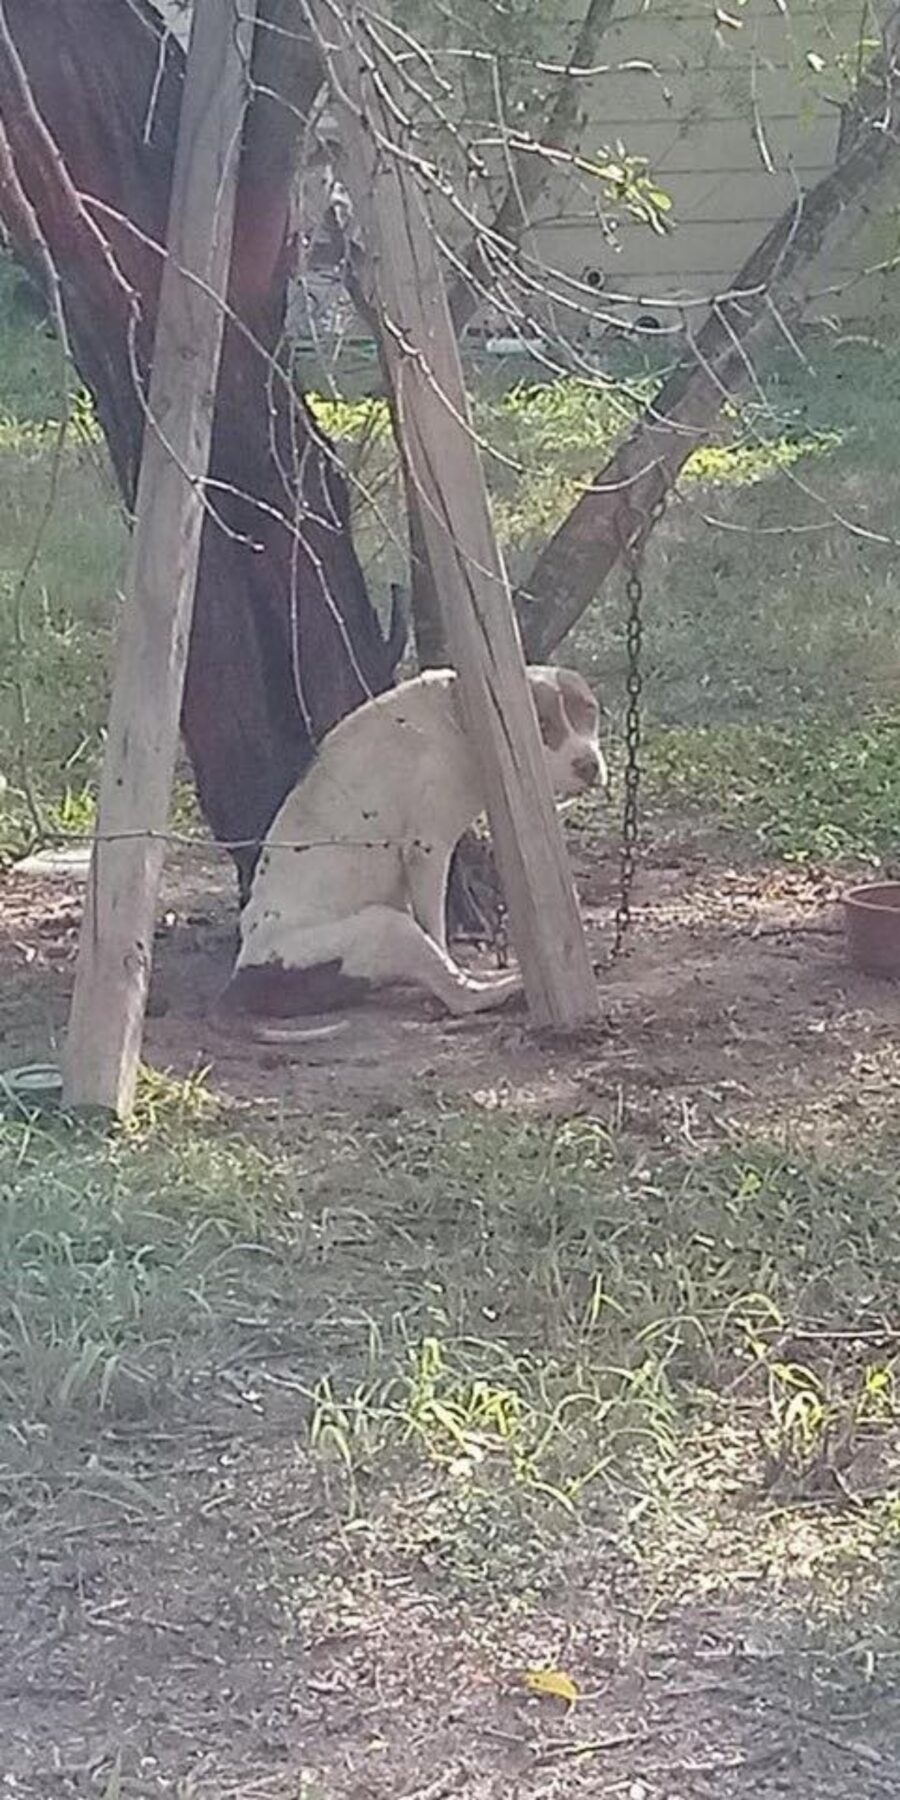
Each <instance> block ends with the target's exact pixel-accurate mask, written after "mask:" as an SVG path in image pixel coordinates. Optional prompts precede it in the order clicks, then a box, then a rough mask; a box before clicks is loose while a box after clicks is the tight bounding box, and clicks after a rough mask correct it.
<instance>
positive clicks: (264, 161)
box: [0, 0, 392, 875]
mask: <svg viewBox="0 0 900 1800" xmlns="http://www.w3.org/2000/svg"><path fill="white" fill-rule="evenodd" d="M4 12H5V17H6V21H7V23H8V27H9V37H8V38H7V39H6V40H5V41H4V36H3V33H2V32H0V118H2V122H3V126H4V128H5V131H6V135H7V137H8V140H9V144H10V146H11V149H12V153H13V157H14V161H15V167H16V172H17V175H18V179H19V181H20V183H21V186H22V188H23V190H24V192H25V194H26V195H27V197H28V199H29V200H30V201H31V203H32V205H33V207H34V209H35V212H36V213H37V216H38V219H39V221H40V226H41V230H42V232H43V234H44V237H45V239H46V241H47V245H48V247H49V250H50V253H51V255H52V258H53V261H54V263H55V265H56V268H57V270H58V272H59V276H60V279H61V284H62V292H63V301H64V309H65V314H66V320H67V325H68V330H69V335H70V339H71V344H72V349H73V354H74V357H75V360H76V363H77V365H78V368H79V372H80V374H81V376H82V378H83V380H84V381H85V383H86V385H87V386H88V387H89V388H90V390H91V392H92V394H93V395H94V397H95V401H96V405H97V411H98V416H99V418H100V421H101V424H102V426H103V429H104V432H105V434H106V437H107V441H108V444H109V449H110V454H111V457H112V461H113V465H114V467H115V471H116V475H117V478H118V482H119V486H120V488H121V491H122V494H123V497H124V499H125V501H126V504H127V505H129V506H130V505H131V503H132V501H133V496H134V492H135V486H136V479H137V471H138V466H139V460H140V449H141V440H142V436H143V429H144V411H143V391H142V390H143V388H144V386H145V383H146V375H147V368H148V364H149V359H150V355H151V351H152V343H153V332H154V324H155V312H156V302H157V294H158V288H159V276H160V269H161V257H160V249H159V246H160V245H161V243H162V242H163V241H164V238H165V232H166V222H167V212H168V200H169V188H170V182H171V175H172V164H173V157H174V147H175V136H176V131H177V120H178V109H179V105H180V96H181V87H182V80H183V70H184V59H183V55H182V52H181V50H180V49H179V47H178V46H177V44H176V43H175V42H174V40H173V39H172V38H171V37H170V38H168V40H165V41H164V39H163V36H162V28H161V23H160V20H159V19H158V17H157V15H156V14H155V13H154V12H152V11H151V9H150V8H149V7H145V6H144V4H143V0H4ZM288 14H290V15H291V29H290V30H289V31H288V30H279V29H278V27H279V25H285V26H286V25H287V24H288V22H289V21H288ZM261 15H262V24H261V27H260V30H259V32H258V35H257V45H256V52H255V59H254V76H255V78H256V82H257V94H256V98H255V100H254V102H253V105H252V107H251V110H250V113H249V117H248V122H247V128H246V132H245V141H244V147H243V153H242V162H241V179H240V188H239V196H238V213H237V224H236V235H235V249H234V256H233V265H232V281H231V291H230V296H229V303H230V307H231V308H232V310H233V313H234V314H235V315H236V322H234V321H231V320H230V321H229V323H228V326H227V329H226V335H225V344H224V352H223V359H222V371H221V376H220V387H219V399H218V404H217V410H216V419H215V427H214V433H213V447H212V460H211V467H210V489H209V499H210V505H211V508H212V509H213V511H214V513H215V514H216V515H217V519H218V521H221V523H219V522H217V519H216V518H214V517H209V518H208V519H207V521H206V524H205V527H204V533H203V544H202V552H201V560H200V572H199V578H198V589H197V598H196V608H195V617H194V627H193V635H192V640H191V648H190V658H189V664H188V676H187V686H186V692H185V702H184V711H183V727H184V734H185V739H186V742H187V745H188V749H189V752H190V756H191V760H192V763H193V767H194V771H195V775H196V778H197V787H198V792H199V796H200V801H201V804H202V806H203V810H204V812H205V814H206V817H207V819H208V821H209V824H210V826H211V827H212V830H213V831H214V833H215V834H216V836H217V837H218V838H219V840H220V841H222V842H225V843H229V844H245V843H250V844H252V843H253V842H254V841H255V840H258V838H259V837H260V836H261V835H262V834H263V833H264V832H265V830H266V828H267V826H268V825H269V823H270V821H271V818H272V815H273V813H274V812H275V810H276V809H277V807H278V805H279V804H280V802H281V800H282V798H283V797H284V795H285V793H286V792H287V790H288V788H289V787H290V786H291V785H292V783H293V782H294V780H295V779H296V777H297V775H298V773H299V772H300V771H301V770H302V768H303V767H304V766H305V764H306V763H307V762H308V760H309V757H310V754H311V749H312V743H313V742H314V741H316V740H317V739H318V738H319V737H320V736H321V735H322V733H323V732H324V731H326V730H327V729H328V727H329V726H330V725H332V724H333V723H334V722H335V721H336V720H337V719H338V718H341V717H342V716H343V715H344V714H345V713H346V712H348V711H349V710H350V709H351V708H352V707H354V706H356V705H358V704H359V703H360V702H361V701H362V700H363V699H364V698H365V697H366V694H367V692H378V691H380V690H382V689H383V688H384V687H386V686H387V685H388V684H389V682H390V679H391V673H392V671H391V667H390V655H389V652H388V650H387V647H386V645H385V643H384V641H383V639H382V635H381V632H380V630H379V627H378V622H377V619H376V617H375V614H374V612H373V610H372V608H371V606H370V604H369V600H368V596H367V593H366V588H365V583H364V579H363V575H362V571H361V569H360V566H359V563H358V561H357V559H356V556H355V553H354V550H353V545H352V541H351V536H350V530H349V507H348V500H347V492H346V487H345V484H344V481H343V478H342V477H341V475H340V473H339V471H338V470H337V469H336V467H335V464H334V460H333V457H332V454H331V449H330V446H329V445H328V444H327V443H326V442H325V440H324V439H323V438H322V435H321V433H320V432H319V431H318V429H317V428H316V427H314V425H313V423H312V420H311V417H310V415H309V413H308V411H307V409H306V407H305V405H304V404H303V402H302V401H301V400H299V399H298V398H297V396H296V395H295V394H294V393H293V391H292V389H291V387H290V386H289V383H288V382H287V380H286V379H285V378H284V377H283V375H281V374H280V372H279V371H278V370H277V368H276V367H275V365H274V362H273V358H274V357H275V356H276V355H277V352H278V349H279V344H280V339H281V335H282V330H283V325H284V316H285V306H286V297H287V284H288V276H289V271H290V251H291V216H290V215H291V198H292V192H293V174H294V169H295V162H296V156H297V152H298V147H299V139H300V136H301V134H302V132H303V128H304V114H305V112H306V110H307V109H308V107H309V105H310V104H311V101H312V99H313V97H314V95H315V93H316V91H317V89H318V87H319V85H320V79H321V73H320V68H319V65H318V61H317V59H316V57H315V56H314V54H313V53H312V51H311V48H310V46H309V44H304V43H303V42H302V41H301V40H300V39H299V38H298V36H297V32H296V12H295V8H294V7H293V6H292V5H291V0H264V4H263V6H262V8H261ZM19 59H21V60H20V61H19ZM23 77H24V78H25V79H24V80H23ZM29 90H30V92H29ZM272 90H276V91H277V92H278V93H285V94H289V95H290V105H289V106H284V105H282V104H281V103H280V102H279V101H278V100H277V99H273V98H271V94H272ZM32 97H33V104H32ZM51 140H52V141H51ZM54 145H55V146H57V147H58V150H59V152H60V156H61V161H60V156H57V155H55V154H54ZM0 216H2V217H3V221H4V223H5V224H6V227H7V230H8V231H9V233H10V237H11V241H12V243H13V247H14V249H15V251H16V252H17V253H18V254H19V256H20V257H21V258H22V260H23V261H24V262H26V263H27V264H28V265H29V266H30V267H31V269H32V271H33V272H34V273H35V274H36V275H37V277H38V279H40V278H41V275H42V270H41V268H40V266H36V259H35V256H34V248H33V245H32V244H30V243H29V242H28V239H27V235H26V234H25V233H23V231H22V229H21V220H20V219H19V217H18V215H17V211H16V208H15V206H13V205H12V204H10V203H9V201H8V195H7V193H6V191H5V190H0ZM104 242H105V244H106V245H108V246H109V251H111V253H112V254H111V255H110V254H109V253H108V252H107V251H106V250H105V249H104ZM135 375H137V377H138V379H137V380H135ZM223 527H224V528H223ZM298 527H299V529H298ZM236 860H237V861H238V866H239V868H240V869H241V870H242V872H243V873H244V875H246V872H247V869H248V866H249V864H250V861H251V860H252V851H251V852H250V853H249V855H248V852H246V851H243V852H242V851H238V852H237V854H236Z"/></svg>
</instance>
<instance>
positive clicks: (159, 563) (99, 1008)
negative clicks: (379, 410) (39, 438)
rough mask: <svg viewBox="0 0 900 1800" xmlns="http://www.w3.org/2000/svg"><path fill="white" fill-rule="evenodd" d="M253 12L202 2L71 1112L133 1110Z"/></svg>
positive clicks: (113, 718) (92, 899)
mask: <svg viewBox="0 0 900 1800" xmlns="http://www.w3.org/2000/svg"><path fill="white" fill-rule="evenodd" d="M254 14H255V0H241V6H240V9H238V8H237V7H236V5H234V4H233V3H232V0H196V4H195V9H194V20H193V28H192V33H191V43H190V49H189V54H188V61H187V68H186V73H185V86H184V98H183V103H182V110H181V120H180V126H179V137H178V147H177V153H176V160H175V170H174V176H173V186H172V200H171V208H170V217H169V231H168V255H167V260H166V266H165V271H164V274H163V281H162V289H161V293H160V301H159V312H158V322H157V331H156V346H155V351H154V358H153V371H152V377H151V382H150V393H149V409H148V425H147V429H146V433H145V440H144V451H143V462H142V466H141V473H140V480H139V485H138V495H137V509H136V524H135V530H134V538H133V543H132V552H131V563H130V569H129V575H128V580H127V586H126V610H125V617H124V623H123V628H122V632H121V638H120V643H119V650H118V658H117V667H116V674H115V681H114V686H113V695H112V704H111V709H110V719H109V736H108V740H107V747H106V754H105V757H104V764H103V778H102V783H101V792H100V806H99V815H98V820H97V837H96V842H95V845H94V853H93V858H92V864H91V872H90V876H89V880H88V888H87V898H86V904H85V911H84V918H83V922H82V930H81V940H80V945H79V952H78V962H77V968H76V975H75V992H74V997H73V1001H72V1010H71V1016H70V1020H69V1030H68V1038H67V1043H66V1050H65V1058H64V1076H65V1087H64V1100H65V1103H66V1104H67V1105H69V1106H75V1107H81V1106H84V1107H88V1106H90V1107H102V1108H105V1109H110V1110H112V1111H113V1112H115V1113H118V1114H119V1115H120V1116H121V1115H124V1114H126V1113H127V1112H128V1110H129V1109H130V1107H131V1104H132V1100H133V1096H134V1086H135V1080H136V1075H137V1067H138V1059H139V1056H140V1048H141V1039H142V1034H143V1023H144V1013H145V1007H146V998H147V986H148V981H149V976H150V967H151V961H152V953H153V930H154V921H155V912H156V904H157V898H158V890H159V879H160V875H161V871H162V862H163V850H164V834H165V831H166V827H167V823H168V815H169V804H170V798H171V789H172V779H173V773H174V766H175V756H176V751H177V746H178V729H179V715H180V711H181V700H182V690H183V686H184V672H185V665H186V660H187V649H188V640H189V636H190V625H191V613H192V608H193V598H194V587H195V581H196V573H197V562H198V556H199V548H200V533H201V525H202V519H203V498H202V482H203V480H204V478H205V476H206V473H207V469H208V466H209V448H210V436H211V431H212V421H213V410H214V404H215V392H216V382H217V378H218V369H219V358H220V352H221V345H222V332H223V318H224V314H223V306H222V301H223V300H224V296H225V293H226V289H227V281H228V270H229V263H230V258H231V241H232V230H233V222H234V204H235V189H236V179H237V165H238V159H239V152H240V141H241V128H242V123H243V117H244V110H245V107H246V102H247V83H246V71H247V66H248V61H249V50H250V44H251V42H252V32H253V17H254Z"/></svg>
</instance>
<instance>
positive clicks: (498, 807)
mask: <svg viewBox="0 0 900 1800" xmlns="http://www.w3.org/2000/svg"><path fill="white" fill-rule="evenodd" d="M306 5H307V11H308V14H309V17H310V20H311V23H312V26H313V28H314V30H315V32H316V34H317V37H318V40H319V43H320V46H321V48H322V50H323V54H324V57H325V60H326V66H327V68H328V71H329V75H330V78H331V83H332V88H333V93H334V98H335V102H336V104H337V107H338V110H339V112H340V116H341V127H342V135H343V142H344V148H345V159H344V169H343V178H344V180H345V181H346V183H347V186H348V189H349V190H350V193H351V197H352V200H353V207H354V216H355V220H356V223H357V226H358V227H359V228H360V229H361V233H362V236H363V239H364V240H365V244H366V249H367V252H368V256H369V262H370V267H371V269H372V274H373V280H374V284H375V290H376V292H375V296H374V298H375V301H376V304H377V306H378V309H379V312H380V314H381V318H382V320H383V323H384V340H385V344H386V347H387V355H388V357H389V360H390V364H391V374H392V378H393V381H394V387H395V392H396V395H397V400H398V410H399V416H400V421H401V428H402V430H403V434H404V445H405V451H406V456H407V459H408V463H409V468H410V471H411V475H412V479H413V481H414V482H415V484H416V487H417V489H418V492H419V495H420V498H421V501H422V519H423V524H424V527H425V532H426V537H427V541H428V551H429V556H430V559H431V563H432V567H433V569H434V573H435V578H436V582H437V587H438V592H439V596H440V600H441V605H442V608H443V612H444V620H445V629H446V636H447V642H448V645H449V647H450V653H451V655H452V658H453V662H454V665H455V667H456V669H457V671H458V674H459V679H460V686H461V691H462V698H463V706H464V711H465V715H466V723H467V726H468V729H469V732H470V734H471V736H472V739H473V741H474V743H475V744H476V745H477V747H478V753H479V756H480V759H481V764H482V769H483V773H484V780H485V791H486V795H487V801H488V814H489V818H490V824H491V830H492V833H493V838H494V845H495V849H496V854H497V863H498V867H499V871H500V877H501V880H502V882H503V889H504V893H505V896H506V901H507V905H508V907H509V914H510V924H511V927H512V936H513V941H514V943H515V946H516V950H517V952H518V956H519V961H520V963H521V967H522V975H523V979H524V984H525V991H526V995H527V999H528V1003H529V1009H530V1013H531V1017H532V1020H533V1022H534V1024H535V1025H537V1026H538V1027H553V1028H555V1029H557V1030H562V1031H566V1030H569V1031H571V1030H576V1029H577V1028H579V1027H581V1026H584V1025H586V1024H589V1023H591V1022H592V1021H594V1020H595V1019H596V1018H597V1014H598V995H597V986H596V982H595V979H594V974H593V970H592V967H591V963H590V959H589V956H588V950H587V945H586V943H585V938H584V931H583V928H582V924H581V917H580V914H579V910H578V902H577V899H576V896H575V891H574V886H573V883H572V876H571V871H570V868H569V863H568V858H567V856H566V850H565V844H564V842H563V836H562V830H561V827H560V823H559V819H558V817H557V813H556V809H555V806H554V804H553V798H552V795H551V791H550V784H549V780H548V776H547V770H546V765H545V763H544V757H543V751H542V748H541V742H540V737H539V733H538V729H537V724H536V721H535V717H534V712H533V709H532V705H531V699H530V695H529V692H528V684H527V680H526V676H525V661H524V656H523V652H522V646H521V640H520V638H519V632H518V626H517V623H516V618H515V613H514V609H513V603H512V595H511V592H510V585H509V580H508V577H507V573H506V569H505V567H504V564H503V558H502V556H501V554H500V551H499V549H498V546H497V542H496V538H495V535H494V529H493V522H492V519H491V513H490V506H489V503H488V497H487V491H486V488H485V482H484V473H483V470H482V467H481V461H480V457H479V454H478V448H477V445H476V442H475V438H474V435H473V432H472V427H471V421H470V415H469V406H468V400H467V396H466V392H465V386H464V383H463V375H462V366H461V363H460V357H459V349H458V346H457V342H456V338H455V335H454V332H453V328H452V325H451V321H450V314H449V308H448V304H447V297H446V290H445V287H444V280H443V274H442V270H441V266H440V262H439V259H438V252H437V247H436V244H435V234H434V227H433V224H432V222H431V220H430V218H429V214H428V210H427V207H426V204H425V199H424V191H423V183H422V178H421V176H417V175H416V174H415V173H414V172H413V170H412V169H411V166H410V158H409V156H408V152H407V148H406V146H405V145H404V144H403V143H402V142H401V132H402V123H401V122H400V121H399V120H398V115H397V113H396V111H395V110H394V108H393V107H392V105H391V102H390V97H389V95H388V94H387V93H386V84H387V83H389V81H390V74H389V70H387V69H385V68H382V69H381V70H380V79H379V80H378V81H376V80H373V79H372V75H371V73H370V70H369V68H368V67H367V66H366V62H365V55H366V54H367V52H366V51H365V49H364V46H365V45H366V44H367V43H368V45H369V47H370V48H371V46H372V39H371V37H368V39H367V34H366V32H365V24H364V18H365V15H364V12H363V10H362V9H361V8H360V7H359V6H358V5H357V4H356V0H346V10H341V0H306ZM373 54H374V52H373Z"/></svg>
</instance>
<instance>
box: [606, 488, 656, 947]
mask: <svg viewBox="0 0 900 1800" xmlns="http://www.w3.org/2000/svg"><path fill="white" fill-rule="evenodd" d="M665 509H666V496H665V495H663V496H662V497H661V498H660V499H659V500H657V502H656V504H655V506H653V508H652V509H651V511H650V514H649V518H648V520H647V528H648V533H649V531H650V530H651V529H652V527H653V526H654V525H655V524H656V523H657V521H658V520H659V519H661V518H662V515H663V513H664V512H665ZM646 535H647V534H645V536H646ZM642 551H643V547H642V545H636V544H631V545H629V546H628V547H627V549H626V551H625V566H626V568H627V570H628V575H627V579H626V582H625V597H626V600H627V601H628V614H627V619H626V627H625V650H626V662H627V675H626V680H625V694H626V704H625V800H624V805H623V808H622V842H621V849H620V856H619V903H618V906H617V907H616V917H615V932H614V936H613V944H612V949H611V951H610V958H609V960H610V962H611V963H613V962H615V961H616V958H617V957H619V956H621V954H622V951H623V949H624V947H625V940H626V938H627V936H628V932H629V930H630V928H631V892H632V888H633V886H634V876H635V869H636V866H637V848H638V837H639V835H640V797H641V732H642V721H641V695H642V691H643V685H644V678H643V673H642V669H641V652H642V650H643V645H644V617H643V612H644V587H643V582H642V580H641V556H642Z"/></svg>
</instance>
